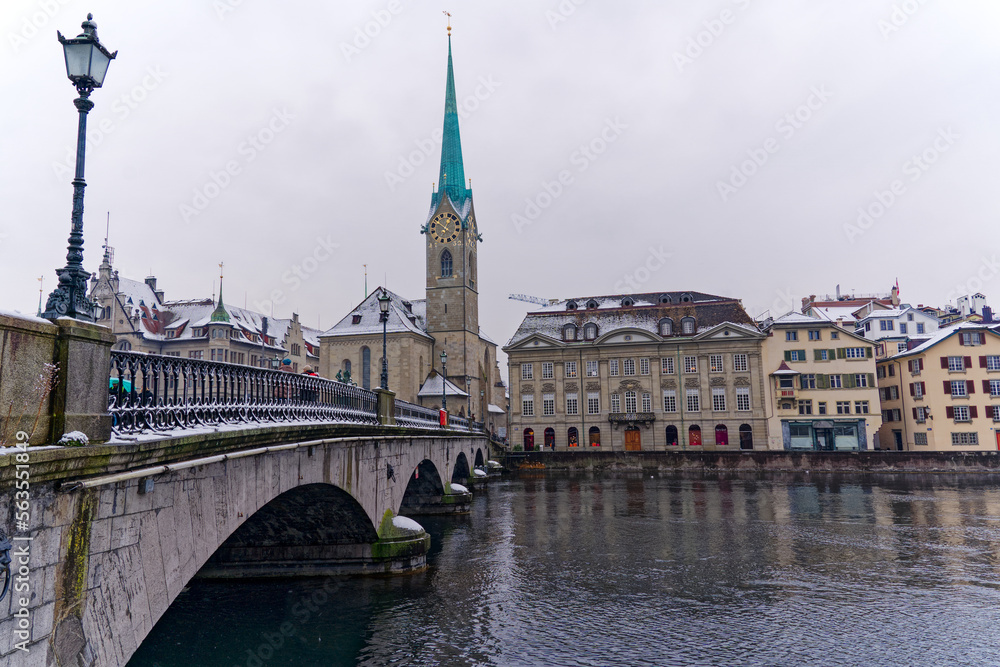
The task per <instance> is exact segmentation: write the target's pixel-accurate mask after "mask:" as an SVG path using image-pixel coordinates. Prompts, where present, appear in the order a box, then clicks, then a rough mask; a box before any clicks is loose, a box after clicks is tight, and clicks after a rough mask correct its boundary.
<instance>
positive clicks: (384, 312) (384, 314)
mask: <svg viewBox="0 0 1000 667" xmlns="http://www.w3.org/2000/svg"><path fill="white" fill-rule="evenodd" d="M390 300H391V299H389V293H388V292H386V291H385V288H384V287H383V288H382V294H380V295H379V297H378V309H379V311H380V314H379V319H380V320H382V388H383V389H385V390H386V391H388V389H389V362H388V361H387V358H386V349H385V328H386V325H387V324H388V322H389V301H390Z"/></svg>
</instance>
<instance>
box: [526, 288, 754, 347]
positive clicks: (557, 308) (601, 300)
mask: <svg viewBox="0 0 1000 667" xmlns="http://www.w3.org/2000/svg"><path fill="white" fill-rule="evenodd" d="M682 295H683V296H686V297H690V299H691V300H690V301H682V300H681V296H682ZM662 297H671V302H670V303H661V298H662ZM625 299H628V300H630V301H625V303H629V302H631V303H632V305H624V306H623V305H622V303H623V300H625ZM588 302H591V303H592V304H595V305H596V307H594V308H589V309H588V308H587V307H586V305H587V303H588ZM574 303H575V304H576V306H577V308H576V309H573V308H569V307H568V306H571V305H572V304H574ZM685 317H694V318H695V326H696V331H695V335H697V334H699V333H703V332H705V331H708V330H709V329H712V328H714V327H716V326H719V325H721V324H723V323H730V324H732V325H735V326H738V327H741V328H744V329H745V330H747V331H750V332H754V333H757V334H759V330H758V329H757V327H756V326H755V325H754V323H753V320H752V319H751V318H750V316H749V315H748V314H747V312H746V311H745V310H744V309H743V306H742V305H741V304H740V302H739V300H738V299H731V298H727V297H723V296H716V295H713V294H704V293H701V292H655V293H648V294H628V295H611V296H595V297H582V298H579V299H565V300H562V301H556V302H554V303H552V304H550V305H548V306H544V307H543V308H541V309H540V310H537V311H535V312H531V313H528V314H527V315H525V317H524V320H523V321H522V322H521V325H520V326H519V327H518V329H517V331H516V332H514V335H513V336H512V337H511V339H510V340H509V341H508V342H507V346H511V345H516V344H518V343H520V342H522V341H524V340H525V339H527V338H529V337H530V336H533V335H542V336H546V337H548V338H551V339H553V340H560V339H561V338H562V329H563V327H564V326H565V325H567V324H573V325H575V326H576V327H577V328H578V329H583V327H584V325H585V324H590V323H594V324H596V325H597V329H598V336H601V337H603V336H605V335H606V334H609V333H611V332H613V331H616V330H620V329H633V330H634V329H638V330H640V331H646V332H648V333H650V334H653V335H655V336H659V332H660V327H659V323H660V320H661V319H663V318H670V319H671V320H673V323H674V328H673V330H674V335H677V334H678V332H679V331H680V326H681V320H682V319H683V318H685ZM586 343H587V344H590V341H586Z"/></svg>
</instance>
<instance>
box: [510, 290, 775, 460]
mask: <svg viewBox="0 0 1000 667" xmlns="http://www.w3.org/2000/svg"><path fill="white" fill-rule="evenodd" d="M763 339H764V334H762V333H761V332H760V331H759V330H758V329H757V327H756V326H755V325H754V324H753V321H752V319H751V318H750V316H749V315H748V314H747V313H746V311H745V310H744V309H743V306H742V305H741V303H740V302H739V300H738V299H733V298H729V297H722V296H715V295H712V294H703V293H701V292H656V293H649V294H634V295H617V296H596V297H582V298H578V299H567V300H562V301H554V302H552V303H550V304H549V305H547V306H544V307H542V308H540V309H539V310H537V311H534V312H530V313H528V314H527V315H526V316H525V318H524V320H523V321H522V322H521V325H520V326H519V327H518V329H517V331H516V332H515V334H514V335H513V337H512V338H511V339H510V341H509V342H508V343H507V345H506V346H505V347H504V348H503V349H504V351H505V352H506V353H507V355H508V363H509V370H510V410H511V415H510V424H511V426H510V442H511V445H513V446H514V447H515V448H523V449H525V450H528V451H531V450H537V449H541V448H543V447H544V448H546V449H552V450H556V451H560V450H564V451H582V450H584V449H597V448H600V449H601V450H611V451H639V450H656V451H664V450H680V449H692V450H740V449H747V450H748V449H753V448H755V447H756V448H764V447H765V443H766V437H765V435H766V430H765V422H766V417H765V412H764V392H765V391H766V388H767V381H766V377H765V376H764V374H763V372H762V366H761V342H762V340H763Z"/></svg>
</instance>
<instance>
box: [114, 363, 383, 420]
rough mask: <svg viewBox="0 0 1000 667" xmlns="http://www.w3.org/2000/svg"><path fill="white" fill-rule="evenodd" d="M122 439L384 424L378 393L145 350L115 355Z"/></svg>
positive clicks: (117, 411)
mask: <svg viewBox="0 0 1000 667" xmlns="http://www.w3.org/2000/svg"><path fill="white" fill-rule="evenodd" d="M108 391H109V402H108V411H109V412H110V413H111V417H112V429H113V430H114V432H115V433H118V434H127V433H143V432H157V431H168V430H171V429H180V428H196V427H203V426H219V425H223V424H250V423H254V422H262V423H274V422H287V421H308V420H317V421H330V422H348V423H364V424H377V423H378V410H377V408H378V399H377V397H376V395H375V392H373V391H369V390H367V389H361V388H359V387H354V386H351V385H347V384H344V383H342V382H335V381H333V380H327V379H325V378H320V377H315V376H310V375H299V374H295V373H287V372H282V371H272V370H266V369H262V368H254V367H253V366H241V365H237V364H227V363H222V362H218V361H204V360H200V359H182V358H180V357H166V356H158V355H152V354H143V353H139V352H122V351H117V350H116V351H112V352H111V377H110V382H109V390H108Z"/></svg>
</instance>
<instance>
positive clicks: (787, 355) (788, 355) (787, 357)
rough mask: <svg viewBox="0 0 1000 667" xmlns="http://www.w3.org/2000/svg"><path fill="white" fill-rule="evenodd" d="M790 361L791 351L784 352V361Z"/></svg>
mask: <svg viewBox="0 0 1000 667" xmlns="http://www.w3.org/2000/svg"><path fill="white" fill-rule="evenodd" d="M791 360H792V351H791V350H785V361H791Z"/></svg>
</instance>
